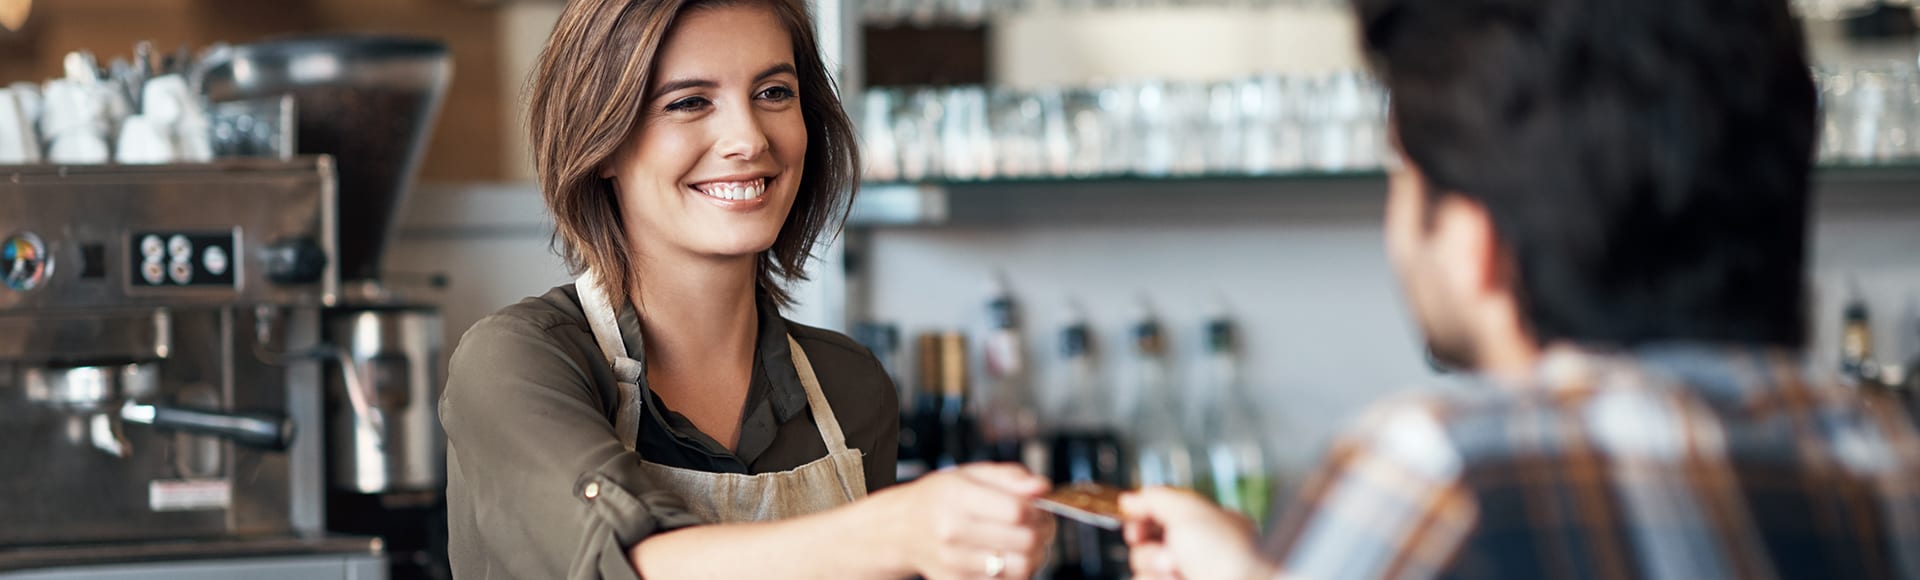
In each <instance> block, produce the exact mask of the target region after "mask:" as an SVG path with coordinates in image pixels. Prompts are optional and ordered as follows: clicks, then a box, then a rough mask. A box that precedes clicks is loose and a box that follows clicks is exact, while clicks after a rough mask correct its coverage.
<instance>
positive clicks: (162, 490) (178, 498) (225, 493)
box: [147, 479, 233, 512]
mask: <svg viewBox="0 0 1920 580" xmlns="http://www.w3.org/2000/svg"><path fill="white" fill-rule="evenodd" d="M231 505H233V484H232V483H229V482H227V480H224V479H175V480H166V481H155V482H151V483H148V484H147V507H148V508H149V509H152V510H153V511H156V512H177V511H187V510H223V509H227V507H228V506H231Z"/></svg>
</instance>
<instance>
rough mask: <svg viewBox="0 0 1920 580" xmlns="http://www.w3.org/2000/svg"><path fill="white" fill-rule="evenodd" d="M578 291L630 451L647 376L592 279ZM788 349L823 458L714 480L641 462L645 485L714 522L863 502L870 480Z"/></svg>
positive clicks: (797, 355) (795, 350) (584, 279)
mask: <svg viewBox="0 0 1920 580" xmlns="http://www.w3.org/2000/svg"><path fill="white" fill-rule="evenodd" d="M575 289H576V290H578V291H579V293H580V304H581V306H582V307H583V309H584V310H586V313H587V323H588V325H589V326H591V327H592V328H593V337H594V340H595V341H596V342H598V343H599V344H600V352H601V354H602V355H604V356H606V358H607V360H608V361H610V364H611V365H612V366H613V374H614V377H615V378H616V379H618V380H619V381H620V400H619V402H618V410H617V411H616V413H615V416H614V424H613V425H614V430H615V431H616V432H618V434H619V436H620V444H621V445H622V446H625V447H626V448H627V450H628V451H633V450H634V446H635V444H636V443H637V441H636V440H637V439H638V438H639V436H640V411H641V408H640V406H641V404H642V402H643V399H642V397H641V395H640V378H641V377H643V376H645V369H644V368H642V365H641V364H640V361H637V360H634V359H632V358H630V357H628V356H627V344H626V341H625V340H624V339H622V338H621V337H620V326H619V323H618V322H617V320H618V319H617V318H616V317H617V312H618V311H617V310H615V309H614V308H613V306H612V305H611V304H609V303H608V301H607V297H606V293H605V292H603V291H602V290H601V287H600V285H599V282H598V280H597V279H595V278H594V274H593V272H592V271H588V272H586V273H585V274H582V275H581V276H580V279H579V280H577V281H576V283H575ZM787 345H788V347H789V350H791V351H792V355H793V366H794V368H795V369H796V370H798V371H799V373H800V384H801V385H802V386H803V387H805V388H806V391H807V408H808V409H809V410H810V411H812V413H813V422H814V425H816V426H818V427H819V429H820V438H821V439H822V440H824V441H825V442H826V444H827V456H826V457H822V458H820V459H818V460H816V461H814V462H812V463H808V464H806V465H802V466H799V467H796V468H793V469H791V470H788V471H782V472H779V473H761V474H756V475H745V474H739V473H712V472H707V471H700V470H696V469H684V468H679V467H670V466H666V465H660V464H658V463H653V462H649V461H646V460H641V461H640V467H641V469H642V471H644V472H645V473H646V474H647V477H648V478H649V482H650V483H652V484H653V485H656V486H659V487H662V488H665V489H667V490H669V491H672V492H674V493H675V494H677V495H679V496H680V498H681V499H683V500H685V501H686V503H687V509H688V511H691V512H692V513H693V514H694V515H697V516H700V517H701V518H702V519H705V520H706V521H709V522H715V523H731V522H753V521H765V520H777V519H784V518H791V517H797V516H803V515H807V514H811V513H815V512H820V511H825V510H828V509H831V508H834V507H836V506H840V505H845V504H847V503H849V502H852V501H854V500H857V499H860V498H863V497H866V495H867V476H866V471H865V470H864V468H863V466H862V463H861V459H860V451H859V450H856V449H849V448H848V447H847V437H846V434H844V433H842V432H841V431H840V421H839V420H838V419H835V418H834V416H833V407H830V406H828V405H827V396H826V395H825V394H824V393H822V392H821V391H820V379H819V378H818V377H816V376H814V374H813V365H812V364H811V363H808V362H807V353H805V352H803V351H801V350H800V343H798V342H795V341H794V340H793V337H792V336H788V337H787Z"/></svg>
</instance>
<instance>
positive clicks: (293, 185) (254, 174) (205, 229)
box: [0, 157, 385, 580]
mask: <svg viewBox="0 0 1920 580" xmlns="http://www.w3.org/2000/svg"><path fill="white" fill-rule="evenodd" d="M335 194H336V189H335V181H334V169H333V166H332V160H331V159H329V158H326V157H304V158H298V159H294V160H291V161H225V162H220V163H215V164H195V165H163V166H91V167H82V166H72V167H61V166H20V167H0V236H6V237H5V238H4V240H3V241H0V274H4V282H5V285H4V287H0V577H6V578H21V579H24V578H33V579H41V578H64V579H80V578H135V577H138V578H140V579H141V580H169V579H174V578H180V579H185V578H222V577H225V578H234V577H246V578H252V577H273V578H276V579H277V580H294V579H305V578H312V579H320V578H328V579H339V578H381V577H384V574H385V570H384V566H383V546H382V542H381V540H379V539H378V538H374V537H368V536H345V535H333V534H329V533H327V532H326V531H325V526H324V524H325V510H326V506H325V497H326V495H325V490H324V489H323V483H324V481H325V479H324V477H323V470H324V465H325V464H324V461H323V458H322V455H323V448H324V442H323V437H321V436H320V435H321V434H323V433H324V428H323V427H322V420H323V419H322V417H323V398H324V396H323V392H324V389H325V383H324V381H323V374H322V372H323V367H324V366H326V365H328V364H332V363H331V362H330V361H331V360H332V359H333V358H337V356H334V355H333V354H332V353H336V352H338V351H337V349H331V348H326V347H325V346H324V344H323V337H322V328H321V327H322V322H323V321H322V314H323V310H324V308H325V307H326V305H328V304H331V303H335V302H336V301H337V300H338V298H339V295H340V289H339V282H338V275H337V268H338V263H337V260H335V259H334V257H335V256H336V255H338V252H339V247H340V244H339V240H338V238H337V236H336V228H335V218H336V214H335V203H336V201H335V197H334V196H335Z"/></svg>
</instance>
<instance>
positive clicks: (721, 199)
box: [687, 177, 773, 211]
mask: <svg viewBox="0 0 1920 580" xmlns="http://www.w3.org/2000/svg"><path fill="white" fill-rule="evenodd" d="M772 182H773V178H771V177H762V178H757V179H748V180H740V181H707V182H702V183H696V184H693V185H690V186H688V187H687V188H688V189H691V190H693V192H694V193H696V194H698V195H699V196H700V197H701V198H703V199H705V200H707V201H708V202H710V203H713V204H714V205H716V206H719V207H720V208H722V209H728V210H736V211H746V210H753V209H759V208H761V207H764V206H766V205H767V186H769V185H771V184H772Z"/></svg>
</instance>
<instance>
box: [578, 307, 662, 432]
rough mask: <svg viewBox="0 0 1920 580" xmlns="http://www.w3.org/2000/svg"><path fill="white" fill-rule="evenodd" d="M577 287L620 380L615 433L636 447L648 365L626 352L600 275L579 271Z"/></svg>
mask: <svg viewBox="0 0 1920 580" xmlns="http://www.w3.org/2000/svg"><path fill="white" fill-rule="evenodd" d="M574 290H575V291H576V292H579V293H580V308H581V309H582V310H585V311H586V314H587V326H589V327H591V328H592V329H593V338H594V342H596V343H598V344H599V345H600V355H601V356H604V357H606V359H607V364H608V365H609V366H611V367H612V368H613V376H614V379H615V380H617V381H619V383H620V400H619V401H616V402H615V403H614V405H615V406H614V416H613V431H614V434H615V435H617V436H619V437H620V445H621V446H623V447H626V448H627V451H633V450H634V449H635V448H636V447H637V446H638V445H639V438H640V403H641V399H640V377H641V376H642V375H643V374H645V371H646V368H645V366H643V365H641V364H640V361H637V360H633V358H632V357H629V356H627V341H626V340H625V339H622V338H620V323H619V318H618V316H619V311H617V310H614V309H613V305H612V304H611V303H610V302H608V301H607V293H606V292H605V290H604V289H602V288H601V287H600V279H599V277H598V276H595V275H594V272H593V270H591V269H589V270H587V271H585V272H582V273H581V274H580V278H579V279H578V280H576V281H574Z"/></svg>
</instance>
